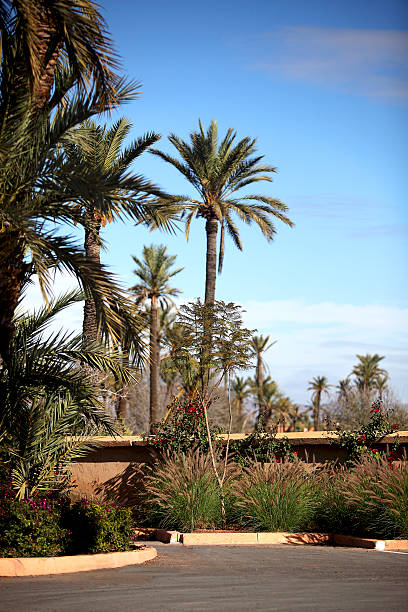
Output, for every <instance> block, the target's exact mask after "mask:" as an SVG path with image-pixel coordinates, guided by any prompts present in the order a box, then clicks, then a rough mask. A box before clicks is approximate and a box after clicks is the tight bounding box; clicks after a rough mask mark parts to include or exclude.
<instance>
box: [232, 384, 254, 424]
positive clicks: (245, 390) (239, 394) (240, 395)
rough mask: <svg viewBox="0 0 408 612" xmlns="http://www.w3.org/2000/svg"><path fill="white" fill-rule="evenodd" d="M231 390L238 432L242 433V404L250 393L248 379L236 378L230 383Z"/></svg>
mask: <svg viewBox="0 0 408 612" xmlns="http://www.w3.org/2000/svg"><path fill="white" fill-rule="evenodd" d="M231 389H232V391H233V393H234V398H235V406H236V412H237V422H238V428H239V431H242V425H243V422H244V402H245V400H246V398H247V397H249V395H250V393H251V389H250V387H249V381H248V379H245V378H243V377H242V376H236V377H235V378H234V379H233V380H232V382H231Z"/></svg>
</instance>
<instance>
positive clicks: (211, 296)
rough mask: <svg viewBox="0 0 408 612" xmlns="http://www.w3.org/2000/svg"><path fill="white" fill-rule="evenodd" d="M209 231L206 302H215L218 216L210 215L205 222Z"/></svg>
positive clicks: (207, 231)
mask: <svg viewBox="0 0 408 612" xmlns="http://www.w3.org/2000/svg"><path fill="white" fill-rule="evenodd" d="M205 231H206V233H207V259H206V269H205V303H206V304H214V301H215V281H216V278H217V231H218V219H217V217H210V218H209V219H207V223H206V224H205Z"/></svg>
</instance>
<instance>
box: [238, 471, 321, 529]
mask: <svg viewBox="0 0 408 612" xmlns="http://www.w3.org/2000/svg"><path fill="white" fill-rule="evenodd" d="M313 490H314V486H313V478H312V477H311V476H310V474H308V472H307V471H306V469H305V466H304V464H302V463H301V462H299V461H296V462H294V463H293V462H290V461H284V462H282V463H278V462H276V463H266V464H259V463H258V464H257V463H255V464H253V465H252V466H250V467H248V468H245V469H244V470H243V473H242V476H241V478H239V479H237V480H236V481H235V483H234V487H233V501H234V508H235V513H236V517H237V521H238V522H239V524H240V525H242V526H243V527H246V528H248V527H249V528H251V529H253V530H254V531H304V530H308V529H309V528H310V527H311V525H312V521H313V516H314V510H315V508H314V504H313Z"/></svg>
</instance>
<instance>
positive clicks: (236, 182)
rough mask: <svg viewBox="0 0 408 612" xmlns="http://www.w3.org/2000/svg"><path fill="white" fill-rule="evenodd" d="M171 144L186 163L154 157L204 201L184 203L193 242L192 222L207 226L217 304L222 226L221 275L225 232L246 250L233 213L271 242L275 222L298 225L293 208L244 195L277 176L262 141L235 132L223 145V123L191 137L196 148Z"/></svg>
mask: <svg viewBox="0 0 408 612" xmlns="http://www.w3.org/2000/svg"><path fill="white" fill-rule="evenodd" d="M169 141H170V142H171V144H172V145H173V146H174V147H175V148H176V149H177V151H178V153H179V154H180V157H181V160H179V159H177V158H175V157H172V156H171V155H168V154H167V153H164V152H163V151H158V150H156V149H152V150H151V153H153V154H154V155H157V156H159V157H160V158H161V159H163V160H164V161H166V162H168V163H170V164H172V165H173V166H174V167H175V168H176V169H177V170H178V171H179V172H181V174H183V176H185V178H186V179H187V180H188V181H189V182H190V183H191V184H192V185H193V187H195V189H196V191H197V192H198V193H199V195H200V199H198V200H196V199H193V198H189V197H186V198H184V202H185V206H186V208H185V214H184V216H185V219H186V237H187V239H188V235H189V231H190V226H191V222H192V221H193V219H194V218H195V217H202V218H203V219H205V220H206V222H207V224H206V230H207V277H206V302H207V301H210V302H214V293H215V267H216V234H217V229H218V223H220V224H221V243H220V257H219V271H221V269H222V263H223V254H224V231H225V230H226V231H227V232H228V233H229V235H230V236H231V238H232V239H233V241H234V243H235V245H236V246H237V247H238V248H239V249H240V250H242V242H241V238H240V234H239V231H238V228H237V226H236V224H235V222H234V219H233V213H235V214H236V215H237V216H238V218H239V219H240V220H241V221H243V222H244V223H247V224H251V223H252V222H254V223H256V224H257V225H258V227H259V228H260V230H261V231H262V233H263V235H264V236H265V237H266V239H267V240H268V241H269V240H272V238H273V236H274V234H275V232H276V230H275V226H274V224H273V222H272V218H273V217H275V218H277V219H280V220H281V221H283V222H284V223H286V224H287V225H290V226H292V225H293V223H292V221H290V219H289V218H288V217H287V216H286V215H285V212H286V211H287V206H286V205H285V204H283V202H281V201H280V200H277V199H275V198H271V197H269V196H264V195H257V194H248V195H240V194H239V193H238V192H239V191H241V190H242V189H243V188H244V187H247V186H249V185H252V184H253V183H258V182H260V181H267V182H271V181H272V178H271V176H270V175H271V174H272V173H274V172H276V168H274V167H273V166H269V165H266V164H263V163H261V161H262V159H263V156H262V155H255V153H256V148H255V143H256V139H252V138H248V137H246V138H243V139H242V140H240V141H238V142H235V141H236V132H235V131H234V130H233V129H232V128H230V129H228V130H227V133H226V135H225V136H224V138H223V139H222V141H221V142H220V143H219V140H218V128H217V122H216V121H215V120H213V121H211V124H210V126H209V128H208V130H207V132H205V131H204V128H203V126H202V124H201V121H199V131H198V132H191V134H190V143H188V142H186V141H184V140H182V139H180V138H178V137H177V136H176V135H175V134H171V135H170V136H169ZM210 268H211V269H210Z"/></svg>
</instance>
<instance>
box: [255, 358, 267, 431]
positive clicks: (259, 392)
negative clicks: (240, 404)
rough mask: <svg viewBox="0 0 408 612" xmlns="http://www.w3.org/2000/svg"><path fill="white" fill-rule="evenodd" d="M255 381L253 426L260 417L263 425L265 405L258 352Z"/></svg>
mask: <svg viewBox="0 0 408 612" xmlns="http://www.w3.org/2000/svg"><path fill="white" fill-rule="evenodd" d="M255 383H256V391H257V398H258V411H259V412H258V416H257V418H256V425H255V427H256V428H258V426H259V423H260V421H261V419H262V420H263V425H264V426H265V425H266V423H265V417H266V414H265V407H264V398H263V393H262V388H263V371H262V357H261V354H260V353H259V354H258V356H257V361H256V371H255Z"/></svg>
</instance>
